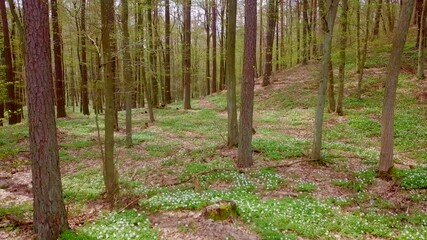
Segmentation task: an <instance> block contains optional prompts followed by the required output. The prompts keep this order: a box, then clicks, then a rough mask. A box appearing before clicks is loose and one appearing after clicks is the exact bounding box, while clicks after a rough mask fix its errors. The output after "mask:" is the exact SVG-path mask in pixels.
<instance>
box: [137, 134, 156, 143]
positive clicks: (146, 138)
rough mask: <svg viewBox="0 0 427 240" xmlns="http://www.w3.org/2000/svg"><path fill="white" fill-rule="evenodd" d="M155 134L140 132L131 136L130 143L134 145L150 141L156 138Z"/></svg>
mask: <svg viewBox="0 0 427 240" xmlns="http://www.w3.org/2000/svg"><path fill="white" fill-rule="evenodd" d="M157 137H158V136H157V133H155V132H150V131H140V132H136V133H133V134H132V142H133V143H134V144H139V143H141V142H145V141H152V140H155V139H156V138H157Z"/></svg>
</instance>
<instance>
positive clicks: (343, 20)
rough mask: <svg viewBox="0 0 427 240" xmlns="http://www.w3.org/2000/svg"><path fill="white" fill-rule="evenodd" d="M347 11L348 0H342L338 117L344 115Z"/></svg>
mask: <svg viewBox="0 0 427 240" xmlns="http://www.w3.org/2000/svg"><path fill="white" fill-rule="evenodd" d="M347 11H348V0H342V10H341V18H340V21H341V22H340V25H341V36H340V64H339V67H338V69H339V74H338V78H339V84H338V100H337V111H336V112H337V114H338V115H339V116H342V115H344V113H343V99H344V79H345V50H346V47H347V19H348V15H347Z"/></svg>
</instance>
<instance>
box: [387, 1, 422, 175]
mask: <svg viewBox="0 0 427 240" xmlns="http://www.w3.org/2000/svg"><path fill="white" fill-rule="evenodd" d="M414 2H415V0H407V1H404V3H403V6H402V8H401V10H400V14H399V21H398V23H397V28H396V31H395V34H394V37H393V45H392V52H391V55H390V61H389V63H388V68H387V75H386V85H385V95H384V105H383V112H382V118H381V153H380V162H379V172H380V174H381V175H387V174H388V173H389V171H390V169H391V168H392V167H393V141H394V106H395V102H396V89H397V80H398V77H399V73H400V66H401V60H402V53H403V48H404V45H405V42H406V36H407V33H408V29H409V24H410V21H411V16H412V11H413V9H414Z"/></svg>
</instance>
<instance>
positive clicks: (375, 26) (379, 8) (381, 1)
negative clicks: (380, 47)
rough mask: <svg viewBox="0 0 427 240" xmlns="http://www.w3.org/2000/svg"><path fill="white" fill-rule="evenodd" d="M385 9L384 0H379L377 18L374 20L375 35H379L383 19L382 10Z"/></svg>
mask: <svg viewBox="0 0 427 240" xmlns="http://www.w3.org/2000/svg"><path fill="white" fill-rule="evenodd" d="M382 9H383V0H378V3H377V11H376V13H375V20H374V30H373V31H372V35H373V37H374V38H375V37H378V34H379V32H380V20H381V12H382Z"/></svg>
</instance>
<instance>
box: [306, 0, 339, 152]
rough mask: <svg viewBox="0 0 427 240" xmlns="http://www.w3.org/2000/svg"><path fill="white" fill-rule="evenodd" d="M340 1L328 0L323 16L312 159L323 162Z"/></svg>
mask: <svg viewBox="0 0 427 240" xmlns="http://www.w3.org/2000/svg"><path fill="white" fill-rule="evenodd" d="M338 3H339V0H328V1H327V2H326V6H325V11H324V12H323V15H322V16H321V19H322V21H323V22H324V23H325V28H324V29H323V31H324V33H323V34H324V40H323V56H322V68H321V72H320V77H321V83H320V85H319V93H318V101H317V107H316V118H315V126H314V139H313V149H312V159H314V160H321V158H322V157H321V149H322V130H323V115H324V108H325V98H326V88H327V85H328V79H329V64H330V61H331V51H332V36H333V30H334V23H335V17H336V14H337V9H338Z"/></svg>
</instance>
